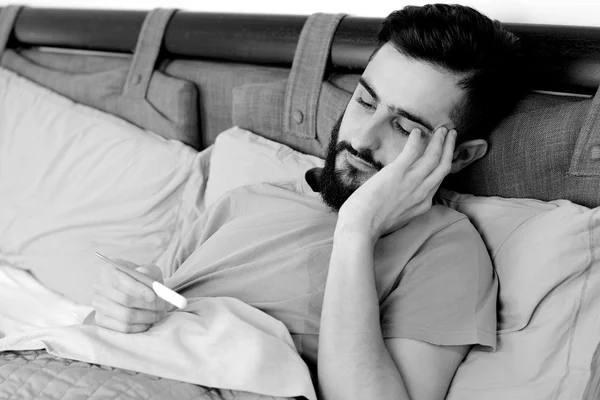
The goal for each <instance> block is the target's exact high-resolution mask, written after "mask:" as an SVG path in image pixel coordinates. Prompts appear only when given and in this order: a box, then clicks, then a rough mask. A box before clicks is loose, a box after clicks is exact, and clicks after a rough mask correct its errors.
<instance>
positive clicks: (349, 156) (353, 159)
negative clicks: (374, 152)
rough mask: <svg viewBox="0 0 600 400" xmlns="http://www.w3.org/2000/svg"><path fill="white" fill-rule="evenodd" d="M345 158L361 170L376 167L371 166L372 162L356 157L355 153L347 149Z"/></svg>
mask: <svg viewBox="0 0 600 400" xmlns="http://www.w3.org/2000/svg"><path fill="white" fill-rule="evenodd" d="M346 160H347V161H348V162H349V163H350V164H351V165H352V166H353V167H355V168H357V169H360V170H363V171H368V170H372V169H377V168H375V166H373V165H372V164H370V163H368V162H366V161H365V160H363V159H362V158H359V157H356V156H355V155H353V154H351V153H350V152H349V151H346Z"/></svg>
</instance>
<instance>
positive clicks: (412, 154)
mask: <svg viewBox="0 0 600 400" xmlns="http://www.w3.org/2000/svg"><path fill="white" fill-rule="evenodd" d="M419 157H421V130H420V129H418V128H415V129H413V130H412V131H411V132H410V135H409V136H408V140H407V141H406V144H405V145H404V148H403V149H402V151H401V152H400V154H399V155H398V157H396V159H395V160H394V161H393V162H392V163H391V164H390V165H394V166H395V167H396V168H398V169H401V170H405V171H408V169H409V168H410V167H411V166H412V165H413V164H414V163H415V161H417V160H418V159H419Z"/></svg>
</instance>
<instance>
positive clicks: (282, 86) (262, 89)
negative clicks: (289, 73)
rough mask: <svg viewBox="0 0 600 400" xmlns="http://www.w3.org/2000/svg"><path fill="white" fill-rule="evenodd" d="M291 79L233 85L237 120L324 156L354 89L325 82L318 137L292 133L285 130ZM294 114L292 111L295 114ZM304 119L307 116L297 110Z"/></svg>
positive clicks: (234, 110) (234, 119)
mask: <svg viewBox="0 0 600 400" xmlns="http://www.w3.org/2000/svg"><path fill="white" fill-rule="evenodd" d="M287 82H288V81H287V80H280V81H277V82H273V83H266V84H249V85H243V86H240V87H237V88H234V89H233V106H232V113H233V124H234V125H237V126H239V127H240V128H243V129H247V130H249V131H252V132H254V133H257V134H259V135H261V136H264V137H266V138H269V139H271V140H275V141H277V142H279V143H283V144H285V145H287V146H289V147H291V148H293V149H295V150H297V151H301V152H303V153H307V154H311V155H314V156H317V157H321V158H324V157H325V152H326V150H327V144H328V143H329V137H330V134H331V129H332V128H333V126H334V125H335V123H336V121H337V120H338V118H339V117H340V116H341V115H342V113H343V112H344V109H345V108H346V104H348V101H349V100H350V97H351V95H352V93H349V92H347V91H345V90H343V89H341V88H339V87H337V86H335V85H333V84H331V83H330V82H323V84H322V86H321V91H320V94H319V97H318V102H317V103H316V104H318V107H317V112H316V117H317V120H316V131H317V133H316V137H317V138H318V139H317V140H311V139H310V138H307V137H304V136H299V135H292V134H290V133H288V132H286V131H285V130H284V117H285V112H284V110H285V94H286V89H287ZM293 116H294V114H292V117H293ZM297 118H298V120H300V121H303V118H304V116H303V115H302V114H297Z"/></svg>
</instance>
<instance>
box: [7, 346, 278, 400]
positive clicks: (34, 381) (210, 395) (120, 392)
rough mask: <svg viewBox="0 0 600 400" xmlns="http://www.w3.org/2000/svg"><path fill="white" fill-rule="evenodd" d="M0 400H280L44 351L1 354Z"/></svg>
mask: <svg viewBox="0 0 600 400" xmlns="http://www.w3.org/2000/svg"><path fill="white" fill-rule="evenodd" d="M0 399H45V400H76V399H77V400H101V399H120V400H234V399H235V400H283V399H287V397H286V398H284V397H273V396H266V395H260V394H256V393H250V392H242V391H239V390H226V389H218V388H208V387H204V386H199V385H193V384H191V383H186V382H179V381H176V380H173V379H166V378H159V377H157V376H152V375H146V374H142V373H139V372H135V371H129V370H124V369H120V368H113V367H109V366H106V365H95V364H90V363H87V362H82V361H76V360H69V359H65V358H60V357H57V356H54V355H51V354H48V353H47V352H46V351H45V350H27V351H5V352H0Z"/></svg>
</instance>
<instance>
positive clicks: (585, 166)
mask: <svg viewBox="0 0 600 400" xmlns="http://www.w3.org/2000/svg"><path fill="white" fill-rule="evenodd" d="M569 175H573V176H596V177H598V180H600V90H598V91H597V92H596V95H595V96H594V100H593V101H592V104H591V105H590V112H589V113H588V116H587V118H586V120H585V123H584V124H583V128H582V129H581V132H579V137H578V138H577V144H576V146H575V151H574V152H573V157H572V159H571V166H570V168H569Z"/></svg>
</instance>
